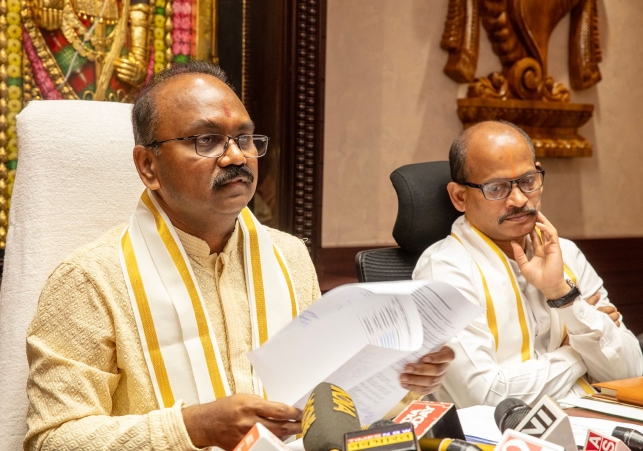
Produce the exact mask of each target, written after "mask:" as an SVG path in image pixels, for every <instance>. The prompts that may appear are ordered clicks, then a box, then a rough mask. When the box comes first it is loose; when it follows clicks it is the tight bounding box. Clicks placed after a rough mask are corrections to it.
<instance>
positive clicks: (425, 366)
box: [402, 362, 449, 377]
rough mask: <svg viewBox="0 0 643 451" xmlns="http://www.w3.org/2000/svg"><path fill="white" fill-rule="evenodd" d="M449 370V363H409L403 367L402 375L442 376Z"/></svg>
mask: <svg viewBox="0 0 643 451" xmlns="http://www.w3.org/2000/svg"><path fill="white" fill-rule="evenodd" d="M447 368H449V363H448V362H446V363H409V364H407V365H406V366H405V367H404V373H402V375H417V376H431V377H435V376H442V375H443V374H444V373H446V371H447Z"/></svg>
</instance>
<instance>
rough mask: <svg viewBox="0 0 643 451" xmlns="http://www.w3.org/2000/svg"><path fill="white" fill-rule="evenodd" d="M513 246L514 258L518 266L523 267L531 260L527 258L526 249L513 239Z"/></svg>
mask: <svg viewBox="0 0 643 451" xmlns="http://www.w3.org/2000/svg"><path fill="white" fill-rule="evenodd" d="M511 247H512V248H513V250H514V260H516V263H518V267H520V268H522V267H523V266H525V265H526V264H527V263H529V260H527V256H526V255H525V251H523V250H522V247H521V246H520V244H518V243H516V242H515V241H512V242H511ZM534 252H535V250H534Z"/></svg>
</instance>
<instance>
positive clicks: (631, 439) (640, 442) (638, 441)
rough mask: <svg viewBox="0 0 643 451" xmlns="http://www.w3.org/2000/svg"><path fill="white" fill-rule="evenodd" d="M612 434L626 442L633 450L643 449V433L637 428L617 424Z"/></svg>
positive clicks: (639, 450) (642, 450)
mask: <svg viewBox="0 0 643 451" xmlns="http://www.w3.org/2000/svg"><path fill="white" fill-rule="evenodd" d="M612 436H613V437H616V438H617V439H619V440H620V441H622V442H623V443H625V444H626V445H627V446H628V447H629V448H630V449H631V450H633V451H643V433H641V432H639V431H637V430H636V429H630V428H624V427H622V426H616V427H615V428H614V430H613V431H612Z"/></svg>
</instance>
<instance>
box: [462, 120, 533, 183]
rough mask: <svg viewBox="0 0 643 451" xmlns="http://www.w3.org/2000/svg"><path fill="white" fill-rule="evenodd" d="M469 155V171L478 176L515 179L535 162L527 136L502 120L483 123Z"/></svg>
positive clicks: (472, 137)
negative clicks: (501, 122)
mask: <svg viewBox="0 0 643 451" xmlns="http://www.w3.org/2000/svg"><path fill="white" fill-rule="evenodd" d="M466 158H467V166H468V172H469V174H470V175H471V176H473V177H475V178H476V179H479V178H484V179H487V178H495V177H499V178H515V177H518V176H520V175H521V174H522V173H523V172H525V170H530V169H532V168H531V166H532V165H533V155H532V153H531V148H530V147H529V144H528V143H527V141H526V140H525V138H524V136H522V134H521V133H520V132H518V131H517V130H516V129H514V128H513V127H510V126H508V125H505V124H500V123H486V124H480V126H478V127H477V129H476V130H473V133H472V134H471V135H470V136H469V140H468V146H467V157H466ZM527 166H529V167H527Z"/></svg>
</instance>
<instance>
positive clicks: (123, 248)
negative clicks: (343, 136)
mask: <svg viewBox="0 0 643 451" xmlns="http://www.w3.org/2000/svg"><path fill="white" fill-rule="evenodd" d="M225 80H226V78H225V74H224V73H223V72H222V71H221V70H220V69H219V68H218V67H217V66H214V65H211V64H209V63H206V62H203V61H192V62H189V63H186V64H184V65H176V66H173V67H172V68H171V69H168V70H167V71H165V72H164V73H161V74H159V76H157V78H156V79H155V80H154V81H153V82H152V83H151V84H150V85H149V86H147V87H145V88H144V89H143V90H142V91H141V94H140V95H139V98H138V99H137V101H136V102H135V104H134V106H133V109H132V124H133V130H134V141H135V144H136V146H135V147H134V152H133V157H134V163H135V165H136V168H137V170H138V173H139V176H140V178H141V180H142V182H143V184H144V185H145V188H146V189H145V191H144V192H143V194H142V195H141V198H140V201H139V203H138V206H137V208H136V210H135V212H134V213H133V214H132V216H131V218H130V221H129V223H128V224H127V225H126V226H125V227H123V226H120V227H117V228H115V229H113V230H112V231H110V232H108V233H107V234H106V235H104V236H103V237H101V238H99V240H98V241H96V242H95V243H93V244H91V245H89V246H87V247H85V248H83V249H81V250H79V251H77V252H76V253H75V254H74V255H72V256H71V257H70V258H68V259H67V260H66V261H65V262H63V263H62V264H61V265H60V266H59V267H58V268H57V269H56V270H55V271H54V273H53V274H52V275H51V276H50V278H49V280H48V281H47V284H46V286H45V288H44V289H43V292H42V295H41V297H40V301H39V305H38V310H37V313H36V316H35V318H34V320H33V321H32V323H31V326H30V328H29V331H28V337H27V354H28V358H29V365H30V375H29V381H28V389H27V391H28V395H29V401H30V406H29V412H28V418H27V423H28V434H27V437H26V439H25V448H26V449H51V450H65V449H69V450H78V449H84V450H100V449H119V450H120V449H123V450H124V449H136V450H143V449H149V450H152V449H153V450H157V451H158V450H173V451H177V450H192V449H195V447H206V446H218V447H220V448H223V449H227V450H229V449H232V448H233V447H234V446H235V445H236V444H237V443H238V442H239V441H240V440H241V438H243V436H244V435H245V434H246V433H247V432H248V430H249V429H250V428H251V427H252V426H253V425H254V424H255V423H256V422H261V423H263V424H264V425H265V426H266V427H267V428H268V429H270V430H271V431H272V432H273V433H275V434H276V435H278V436H289V435H292V434H297V433H299V432H301V423H300V417H301V412H300V411H299V410H298V409H295V408H293V407H290V406H287V405H284V404H281V403H277V402H271V401H268V400H265V399H264V396H265V392H264V390H263V386H262V384H261V381H260V380H259V379H258V378H257V377H256V375H255V374H253V371H252V367H251V366H250V363H249V361H248V359H247V357H246V353H247V352H248V351H250V350H251V349H253V348H256V347H258V346H261V344H263V343H264V342H265V341H266V340H268V339H269V338H270V337H271V336H273V335H274V334H275V333H276V332H278V331H279V330H280V329H281V328H282V327H283V326H285V325H286V324H288V323H289V322H290V321H291V320H292V318H293V317H294V316H295V315H297V314H298V312H300V311H302V310H303V309H305V308H306V307H307V306H309V305H310V304H311V303H312V302H313V301H314V300H315V299H317V298H318V297H319V294H320V293H319V286H318V283H317V277H316V275H315V269H314V267H313V264H312V262H311V260H310V257H309V255H308V252H307V250H306V247H305V245H304V244H303V243H302V242H301V241H300V240H299V239H297V238H295V237H293V236H291V235H288V234H286V233H283V232H279V231H277V230H273V229H268V228H266V227H264V226H262V225H261V224H260V223H259V222H257V220H256V219H255V217H254V216H253V214H252V213H251V212H250V210H249V209H248V208H247V204H248V202H249V201H250V199H251V198H252V196H253V194H254V192H255V188H256V180H257V166H258V165H257V159H258V158H259V157H261V156H263V155H265V154H266V151H267V148H268V142H269V139H268V137H266V136H263V135H259V134H255V130H254V124H253V122H252V121H251V119H250V117H249V116H248V113H247V112H246V109H245V108H244V106H243V104H242V103H241V101H240V100H239V98H238V97H237V96H236V95H235V93H234V92H233V91H232V89H230V87H229V86H228V85H227V83H226V81H225ZM114 195H118V193H115V194H114ZM452 356H453V353H452V352H451V350H450V349H448V348H446V349H445V350H444V351H441V352H438V353H435V354H433V355H430V356H425V358H424V359H427V360H431V361H430V362H428V361H424V362H418V363H417V364H414V365H410V368H408V369H407V370H406V371H407V372H406V373H404V374H402V375H401V381H402V382H403V386H405V387H407V388H409V390H415V391H417V392H419V393H421V394H426V393H430V392H432V391H434V390H435V388H436V387H437V385H438V384H439V382H440V380H441V376H442V375H443V374H444V372H445V370H446V365H447V363H446V362H448V361H449V360H450V359H451V358H452ZM322 357H323V356H322ZM293 358H296V356H293Z"/></svg>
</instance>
